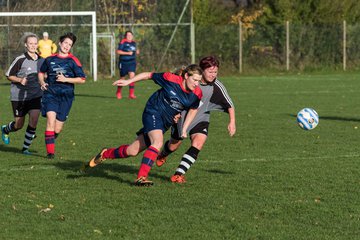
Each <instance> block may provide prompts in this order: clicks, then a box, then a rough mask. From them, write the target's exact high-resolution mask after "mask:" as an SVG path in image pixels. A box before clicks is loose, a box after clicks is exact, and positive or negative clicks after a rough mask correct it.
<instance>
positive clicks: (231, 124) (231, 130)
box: [228, 108, 236, 137]
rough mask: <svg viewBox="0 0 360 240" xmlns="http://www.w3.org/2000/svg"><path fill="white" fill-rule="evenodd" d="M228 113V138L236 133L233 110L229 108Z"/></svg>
mask: <svg viewBox="0 0 360 240" xmlns="http://www.w3.org/2000/svg"><path fill="white" fill-rule="evenodd" d="M228 112H229V124H228V131H229V135H230V137H232V136H234V135H235V133H236V122H235V108H229V109H228Z"/></svg>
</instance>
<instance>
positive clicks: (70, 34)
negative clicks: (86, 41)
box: [59, 32, 76, 46]
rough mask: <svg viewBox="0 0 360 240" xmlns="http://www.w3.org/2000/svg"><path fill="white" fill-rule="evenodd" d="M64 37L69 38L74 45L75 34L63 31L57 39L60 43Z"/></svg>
mask: <svg viewBox="0 0 360 240" xmlns="http://www.w3.org/2000/svg"><path fill="white" fill-rule="evenodd" d="M66 38H69V39H71V41H72V42H73V44H72V45H73V46H74V45H75V42H76V36H75V35H74V34H73V33H72V32H68V33H65V34H64V35H62V36H61V37H60V38H59V41H60V42H61V43H62V42H63V41H64V40H65V39H66Z"/></svg>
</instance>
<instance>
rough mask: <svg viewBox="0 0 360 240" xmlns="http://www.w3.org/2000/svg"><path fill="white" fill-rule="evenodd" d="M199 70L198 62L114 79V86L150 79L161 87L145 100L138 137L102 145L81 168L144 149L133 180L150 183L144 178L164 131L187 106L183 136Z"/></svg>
mask: <svg viewBox="0 0 360 240" xmlns="http://www.w3.org/2000/svg"><path fill="white" fill-rule="evenodd" d="M201 78H202V71H201V69H200V67H199V66H197V65H194V64H193V65H189V66H188V67H187V68H185V69H184V70H183V71H182V72H181V73H180V76H179V75H175V74H173V73H169V72H166V73H151V72H144V73H140V74H138V75H136V76H135V77H134V78H131V79H129V80H121V79H120V80H117V81H115V82H114V83H113V85H114V86H127V85H129V84H131V83H133V82H137V81H141V80H146V79H152V80H153V81H154V82H155V83H156V84H158V85H160V86H161V88H160V89H159V90H158V91H156V92H155V93H154V94H153V95H152V96H151V97H150V98H149V100H148V102H147V103H146V106H145V109H144V112H143V115H142V122H143V128H142V129H140V131H138V132H137V135H138V136H137V138H136V139H135V141H134V142H133V143H131V144H130V145H121V146H120V147H118V148H108V149H107V148H104V149H103V150H101V152H100V153H99V154H97V155H96V156H95V157H94V158H92V159H91V160H90V161H89V162H88V163H87V164H85V165H84V166H83V168H82V170H83V171H86V170H87V169H88V168H91V167H95V166H96V165H98V164H100V163H101V162H103V161H105V160H106V159H114V158H127V157H129V156H136V155H137V154H138V153H140V152H142V151H144V150H145V149H146V151H145V153H144V155H143V158H142V162H141V166H140V169H139V172H138V175H137V179H136V181H135V184H136V185H137V186H150V185H152V184H153V182H152V181H149V180H147V176H148V174H149V172H150V169H151V167H152V165H153V163H154V161H155V160H156V157H157V155H158V152H159V149H161V147H162V144H163V139H164V136H163V135H164V133H165V132H166V131H167V130H168V129H169V127H170V126H171V125H173V124H174V122H175V121H176V116H177V115H178V114H179V113H181V112H182V111H183V110H188V112H189V113H188V115H187V117H186V119H185V122H184V127H183V130H184V131H183V134H182V137H186V129H187V126H189V124H190V123H191V121H192V120H193V118H194V117H195V115H196V112H197V108H198V107H199V104H200V99H201V97H202V92H201V89H200V88H199V82H200V81H201Z"/></svg>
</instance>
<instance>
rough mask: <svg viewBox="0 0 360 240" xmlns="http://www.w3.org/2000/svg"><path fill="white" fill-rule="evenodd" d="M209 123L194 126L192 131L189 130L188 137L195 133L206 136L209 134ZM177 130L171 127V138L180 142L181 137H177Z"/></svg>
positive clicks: (175, 126) (175, 127)
mask: <svg viewBox="0 0 360 240" xmlns="http://www.w3.org/2000/svg"><path fill="white" fill-rule="evenodd" d="M209 124H210V123H209V122H199V123H198V124H196V125H195V126H194V127H193V128H192V129H190V132H189V135H190V136H191V135H193V134H196V133H202V134H205V135H206V136H207V135H208V133H209ZM179 134H180V133H179V130H178V128H177V125H176V124H175V125H173V126H171V138H172V139H175V140H182V138H181V136H180V135H179Z"/></svg>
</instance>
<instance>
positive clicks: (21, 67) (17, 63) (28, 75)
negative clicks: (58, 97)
mask: <svg viewBox="0 0 360 240" xmlns="http://www.w3.org/2000/svg"><path fill="white" fill-rule="evenodd" d="M24 45H25V48H26V52H25V53H23V54H21V55H20V56H18V57H16V58H15V60H14V61H13V62H12V63H11V66H10V68H9V70H8V71H7V72H6V74H5V75H6V77H7V79H8V80H9V81H10V82H11V91H10V100H11V105H12V108H13V114H14V121H11V122H9V123H7V124H5V125H3V126H2V127H1V133H2V140H3V141H4V143H5V144H9V143H10V133H11V132H16V131H18V130H20V129H21V128H22V127H23V126H24V124H25V116H26V115H27V114H29V123H28V125H27V128H26V132H25V140H24V144H23V149H22V152H23V153H24V154H31V153H30V152H29V150H28V149H29V147H30V145H31V143H32V141H33V139H34V138H35V132H36V126H37V123H38V119H39V115H40V108H41V96H42V91H41V89H40V85H39V82H38V71H39V68H40V66H41V64H42V63H43V61H44V59H43V58H41V57H40V56H39V55H38V54H37V53H36V50H37V47H38V37H37V36H36V35H35V34H33V33H31V34H28V35H27V36H26V37H25V41H24Z"/></svg>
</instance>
